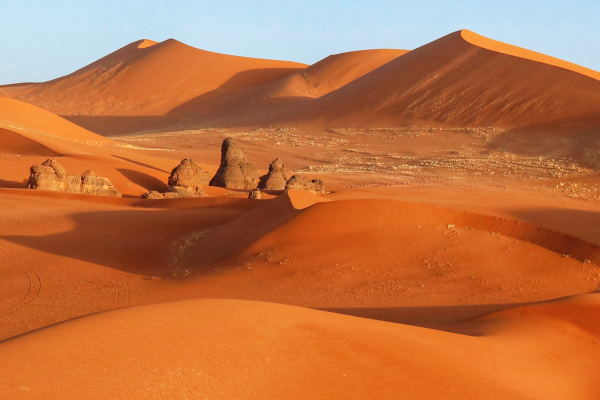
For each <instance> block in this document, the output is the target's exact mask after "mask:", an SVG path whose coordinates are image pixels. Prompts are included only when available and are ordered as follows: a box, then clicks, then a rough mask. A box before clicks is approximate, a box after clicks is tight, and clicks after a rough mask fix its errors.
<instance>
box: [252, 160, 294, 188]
mask: <svg viewBox="0 0 600 400" xmlns="http://www.w3.org/2000/svg"><path fill="white" fill-rule="evenodd" d="M287 180H288V178H287V171H286V170H285V165H283V162H282V161H281V160H280V159H279V158H278V159H277V160H275V161H273V162H272V163H271V165H269V172H268V173H267V174H266V175H263V176H261V177H260V182H259V183H258V188H259V189H261V190H284V189H285V183H286V182H287Z"/></svg>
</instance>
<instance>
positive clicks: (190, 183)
mask: <svg viewBox="0 0 600 400" xmlns="http://www.w3.org/2000/svg"><path fill="white" fill-rule="evenodd" d="M209 180H210V175H208V172H205V171H204V170H203V169H202V167H201V166H200V164H198V163H197V162H196V161H194V160H190V159H189V158H186V159H184V160H181V163H180V164H179V165H178V166H176V167H175V168H173V170H172V171H171V175H170V176H169V180H168V181H167V183H168V184H169V189H168V190H167V191H166V192H165V193H159V192H157V191H154V190H153V191H150V192H147V193H144V194H143V195H142V197H143V198H144V199H174V198H178V197H203V196H206V192H205V191H204V185H207V184H208V182H209Z"/></svg>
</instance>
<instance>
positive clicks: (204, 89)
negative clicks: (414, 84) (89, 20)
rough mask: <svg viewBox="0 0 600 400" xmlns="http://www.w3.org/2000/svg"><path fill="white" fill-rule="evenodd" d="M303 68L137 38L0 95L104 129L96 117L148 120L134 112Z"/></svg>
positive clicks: (0, 90) (147, 112) (157, 110)
mask: <svg viewBox="0 0 600 400" xmlns="http://www.w3.org/2000/svg"><path fill="white" fill-rule="evenodd" d="M149 44H152V45H151V46H149ZM305 67H306V65H304V64H299V63H294V62H286V61H272V60H261V59H253V58H246V57H236V56H229V55H224V54H218V53H212V52H209V51H204V50H200V49H196V48H193V47H190V46H187V45H185V44H183V43H181V42H178V41H176V40H173V39H169V40H166V41H164V42H161V43H154V42H151V41H147V40H142V41H137V42H134V43H131V44H129V45H127V46H125V47H123V48H121V49H119V50H117V51H115V52H114V53H112V54H109V55H108V56H106V57H104V58H102V59H100V60H98V61H96V62H94V63H92V64H90V65H88V66H86V67H84V68H82V69H80V70H78V71H75V72H73V73H72V74H70V75H67V76H65V77H62V78H58V79H55V80H53V81H49V82H45V83H31V84H19V85H8V86H3V87H0V95H2V96H5V97H11V98H16V99H19V100H23V101H27V102H30V103H32V104H34V105H38V106H40V107H43V108H44V109H46V110H49V111H52V112H53V113H56V114H59V115H62V116H69V117H70V118H71V119H72V120H73V121H75V122H78V123H80V124H81V125H82V126H85V127H86V128H88V129H91V130H93V131H97V132H100V131H101V132H104V133H107V132H111V130H110V129H111V127H110V126H107V125H109V123H107V122H106V121H105V120H104V119H103V118H101V117H112V118H114V117H117V118H115V119H117V120H118V119H119V118H120V119H121V120H124V121H122V122H121V124H125V125H126V126H137V125H140V124H141V123H144V122H146V123H148V122H150V123H151V122H152V119H151V118H150V119H144V118H139V117H150V116H162V115H164V114H166V113H168V112H169V111H171V110H173V109H174V108H176V107H178V106H181V105H183V104H185V103H187V102H189V101H190V100H192V99H195V98H198V97H201V96H209V97H211V98H212V97H215V96H216V97H219V96H220V95H222V94H223V93H230V92H235V91H238V90H241V89H247V88H249V87H254V86H258V85H261V84H264V83H267V82H271V81H275V80H277V79H280V78H282V77H284V76H287V75H290V74H292V73H294V72H296V71H299V70H301V69H304V68H305ZM108 119H111V118H108ZM82 121H87V123H86V122H83V123H82ZM90 121H91V122H90ZM94 121H95V122H94ZM110 123H114V120H111V122H110ZM127 124H132V125H127Z"/></svg>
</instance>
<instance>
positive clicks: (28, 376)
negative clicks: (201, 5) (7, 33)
mask: <svg viewBox="0 0 600 400" xmlns="http://www.w3.org/2000/svg"><path fill="white" fill-rule="evenodd" d="M228 138H231V139H228ZM225 139H227V140H229V142H227V143H235V149H236V151H238V150H237V149H241V150H239V152H240V154H241V151H243V156H240V157H244V161H243V162H244V163H246V164H243V165H250V164H252V165H253V166H255V168H254V167H252V168H254V169H253V171H254V172H252V174H255V175H256V176H258V175H262V176H267V175H268V174H269V165H270V163H272V162H273V160H275V159H279V160H281V163H282V164H283V165H284V168H285V171H284V172H285V173H286V176H285V178H286V179H289V178H291V177H292V176H294V175H296V176H303V177H304V178H305V179H306V180H307V181H310V180H320V181H322V182H323V183H324V187H325V188H324V190H323V191H316V192H315V190H308V191H307V190H304V189H306V187H303V186H299V187H291V186H289V187H287V188H284V187H283V186H282V187H279V188H277V189H269V188H263V189H264V190H262V191H261V198H260V199H250V198H249V193H250V191H251V189H253V186H256V185H258V184H259V183H258V181H256V182H254V181H252V182H254V183H249V184H248V185H246V186H244V187H239V186H236V187H231V185H228V184H217V185H216V186H215V185H213V184H212V183H214V182H217V181H219V180H218V179H216V180H214V181H212V180H211V184H204V185H201V186H202V187H194V195H189V196H188V195H180V194H181V193H182V192H174V191H173V190H174V189H173V188H174V187H178V186H177V185H178V184H175V183H172V182H174V180H175V178H173V173H172V171H173V169H174V168H175V167H177V166H178V165H179V164H180V162H181V161H182V160H184V159H186V160H190V159H191V160H194V161H195V163H194V166H195V167H194V168H197V169H198V170H202V171H204V172H203V173H205V176H206V177H207V179H208V178H213V177H216V176H225V175H227V173H228V172H227V171H229V170H228V169H227V168H229V167H227V166H225V167H224V161H223V160H224V159H222V153H221V150H222V149H225V145H222V143H223V142H224V140H225ZM222 146H223V147H222ZM231 146H233V145H231ZM232 148H233V147H232ZM236 154H237V153H236ZM236 157H237V155H236ZM47 159H53V160H54V162H57V163H59V164H60V165H61V166H62V167H63V168H64V170H66V171H67V172H68V173H69V174H74V175H71V177H72V178H73V177H74V178H73V179H75V180H76V183H77V185H80V186H77V190H76V191H73V192H69V191H65V190H44V189H43V188H42V186H40V187H39V188H38V189H33V186H35V185H33V186H32V184H31V182H32V179H33V178H31V176H33V175H34V169H31V170H30V168H31V167H32V166H34V165H37V166H40V165H42V163H44V161H45V160H47ZM236 160H238V159H236ZM235 162H236V163H237V162H238V161H235ZM48 165H49V164H48ZM190 165H191V164H190ZM236 165H237V164H236ZM40 168H41V167H40ZM244 168H246V167H242V171H244ZM248 168H250V166H248ZM40 170H41V169H40ZM47 170H48V169H47V168H46V169H45V170H44V171H47ZM88 170H93V171H94V173H95V174H97V176H99V177H103V178H106V179H108V180H109V181H110V183H111V185H113V186H111V190H113V189H112V188H114V191H113V192H114V193H116V192H118V193H119V196H114V195H104V196H100V195H94V194H81V193H84V192H85V190H87V189H84V186H85V182H86V179H87V178H86V176H91V177H92V178H94V177H95V176H96V175H95V174H94V175H89V174H88V175H86V174H87V173H86V172H85V171H88ZM36 171H37V170H36ZM82 173H83V175H81V176H80V175H78V174H82ZM57 174H58V173H57ZM30 175H31V176H30ZM58 175H60V174H58ZM58 175H57V176H58ZM181 176H182V173H181V171H180V178H181ZM203 176H204V175H203ZM244 176H246V175H244ZM36 179H37V178H36ZM52 179H55V178H52ZM94 179H95V178H94ZM98 179H99V178H98ZM203 179H204V178H203ZM213 179H214V178H213ZM221 181H223V182H226V179H221ZM40 182H41V181H40ZM94 182H95V181H94ZM206 182H208V180H206ZM282 182H285V180H283V181H282ZM288 182H289V181H288ZM261 184H262V180H261ZM223 186H225V187H223ZM227 186H229V187H227ZM54 189H56V187H54ZM88 189H89V188H88ZM88 191H89V190H88ZM113 192H111V193H113ZM94 193H96V192H94ZM147 193H155V194H156V196H157V197H153V196H149V195H147ZM166 193H176V195H173V196H172V197H169V196H167V195H166ZM186 193H187V192H186ZM144 194H146V195H145V196H144ZM163 196H164V197H167V198H162V197H163ZM144 197H147V198H144ZM599 285H600V73H599V72H596V71H593V70H589V69H586V68H584V67H581V66H578V65H575V64H571V63H569V62H567V61H563V60H559V59H556V58H553V57H550V56H547V55H544V54H540V53H536V52H533V51H530V50H526V49H522V48H518V47H515V46H511V45H509V44H505V43H500V42H497V41H494V40H492V39H488V38H485V37H482V36H480V35H478V34H476V33H474V32H471V31H468V30H463V31H459V32H454V33H451V34H449V35H447V36H445V37H442V38H440V39H438V40H436V41H433V42H431V43H428V44H425V45H423V46H422V47H419V48H417V49H414V50H411V51H408V50H401V49H376V50H363V51H355V52H350V53H344V54H337V55H332V56H330V57H327V58H325V59H323V60H322V61H319V62H317V63H315V64H313V65H305V64H301V63H296V62H288V61H275V60H263V59H253V58H246V57H237V56H231V55H224V54H218V53H212V52H208V51H203V50H200V49H196V48H193V47H190V46H187V45H185V44H183V43H181V42H178V41H176V40H166V41H163V42H160V43H157V42H154V41H151V40H140V41H137V42H134V43H131V44H129V45H127V46H125V47H123V48H121V49H119V50H117V51H115V52H114V53H112V54H109V55H107V56H106V57H104V58H102V59H100V60H98V61H96V62H94V63H92V64H90V65H88V66H85V67H83V68H82V69H80V70H78V71H75V72H73V73H72V74H70V75H67V76H64V77H60V78H57V79H55V80H52V81H48V82H41V83H19V84H14V85H6V86H0V398H3V399H82V398H86V399H111V398H125V399H143V398H164V399H356V398H365V399H367V398H373V399H375V398H376V399H502V400H508V399H540V400H542V399H544V400H547V399H561V400H564V399H582V400H583V399H589V400H594V399H598V398H599V397H600V394H599V393H600V293H599V291H598V288H599Z"/></svg>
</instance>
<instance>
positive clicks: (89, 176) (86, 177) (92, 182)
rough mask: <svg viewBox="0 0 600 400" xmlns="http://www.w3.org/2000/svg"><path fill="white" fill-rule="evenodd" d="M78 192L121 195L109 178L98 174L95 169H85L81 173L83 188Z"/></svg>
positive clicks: (97, 194)
mask: <svg viewBox="0 0 600 400" xmlns="http://www.w3.org/2000/svg"><path fill="white" fill-rule="evenodd" d="M78 193H81V194H92V195H95V196H114V197H121V193H119V191H118V190H117V189H116V188H115V187H114V186H113V184H112V182H111V181H110V180H109V179H108V178H102V177H101V176H97V175H96V173H95V172H94V171H85V172H84V173H83V174H81V189H80V192H78Z"/></svg>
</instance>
